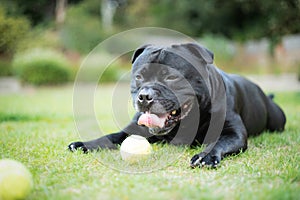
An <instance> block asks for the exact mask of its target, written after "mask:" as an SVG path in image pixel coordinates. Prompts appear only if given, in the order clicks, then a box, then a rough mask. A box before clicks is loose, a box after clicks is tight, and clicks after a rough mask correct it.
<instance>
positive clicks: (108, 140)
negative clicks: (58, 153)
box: [68, 131, 128, 153]
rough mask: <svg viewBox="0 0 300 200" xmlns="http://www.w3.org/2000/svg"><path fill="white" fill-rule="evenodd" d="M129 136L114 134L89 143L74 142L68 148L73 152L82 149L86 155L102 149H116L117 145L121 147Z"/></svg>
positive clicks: (121, 133)
mask: <svg viewBox="0 0 300 200" xmlns="http://www.w3.org/2000/svg"><path fill="white" fill-rule="evenodd" d="M127 136H128V134H127V133H125V132H123V131H121V132H119V133H113V134H109V135H106V136H103V137H100V138H98V139H96V140H91V141H87V142H73V143H71V144H69V146H68V148H69V150H71V151H76V150H77V149H80V150H82V151H83V152H84V153H87V152H88V151H93V150H98V149H101V148H102V149H103V148H107V149H116V148H117V145H120V144H121V143H122V142H123V141H124V140H125V138H126V137H127Z"/></svg>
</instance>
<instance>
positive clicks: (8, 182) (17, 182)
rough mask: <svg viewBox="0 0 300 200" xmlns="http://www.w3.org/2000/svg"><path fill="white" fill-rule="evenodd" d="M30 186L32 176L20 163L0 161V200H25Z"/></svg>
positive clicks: (6, 160) (7, 160) (31, 184)
mask: <svg viewBox="0 0 300 200" xmlns="http://www.w3.org/2000/svg"><path fill="white" fill-rule="evenodd" d="M32 186H33V181H32V175H31V173H30V172H29V170H28V169H27V168H26V167H25V166H24V165H23V164H22V163H20V162H18V161H15V160H9V159H3V160H0V199H3V200H7V199H8V200H9V199H25V198H26V197H27V195H28V194H29V192H30V190H31V188H32Z"/></svg>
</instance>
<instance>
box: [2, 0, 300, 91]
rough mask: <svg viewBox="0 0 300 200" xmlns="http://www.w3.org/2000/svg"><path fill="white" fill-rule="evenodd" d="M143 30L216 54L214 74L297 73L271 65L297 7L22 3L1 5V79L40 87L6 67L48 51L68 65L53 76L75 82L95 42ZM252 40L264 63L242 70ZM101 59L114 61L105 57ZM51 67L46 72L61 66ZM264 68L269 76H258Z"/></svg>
mask: <svg viewBox="0 0 300 200" xmlns="http://www.w3.org/2000/svg"><path fill="white" fill-rule="evenodd" d="M144 26H155V27H164V28H170V29H173V30H177V31H179V32H182V33H184V34H187V35H189V36H192V37H193V38H195V39H196V40H198V41H200V42H201V43H203V44H204V45H205V46H207V47H208V48H209V49H211V50H212V51H214V53H215V55H216V63H217V64H218V66H222V67H223V66H224V67H223V68H226V70H229V71H231V72H232V71H233V72H235V71H239V72H240V71H241V72H245V73H257V72H259V73H260V72H261V71H262V72H263V73H265V72H272V73H273V72H274V71H276V72H278V71H279V72H281V71H283V72H284V71H289V70H290V71H294V72H296V71H297V70H296V68H295V66H296V67H298V66H300V64H299V62H294V61H293V62H292V64H290V63H289V67H286V68H283V67H278V66H281V65H282V63H276V59H275V60H274V57H276V48H278V46H279V47H280V44H281V43H282V38H283V37H285V36H287V35H295V34H299V33H300V1H299V0H278V1H276V2H275V1H273V0H265V1H259V0H231V1H221V0H209V1H206V0H186V1H185V0H184V1H183V0H145V1H142V0H140V1H136V0H28V1H26V3H25V2H24V1H22V0H14V1H11V0H1V2H0V76H11V75H18V77H23V78H22V80H23V81H24V82H28V83H31V84H37V85H40V84H42V83H40V82H39V81H38V83H37V82H35V81H29V80H31V79H30V78H28V80H27V79H24V76H31V74H32V73H28V72H27V73H26V75H22V74H20V73H22V72H21V71H22V70H21V71H19V72H18V73H17V72H16V71H15V70H13V67H12V63H16V62H19V61H16V60H19V59H20V55H23V54H24V55H28V56H30V55H31V54H30V53H28V52H33V51H35V50H34V49H36V48H38V49H39V52H38V53H40V54H41V55H43V56H44V55H46V54H47V53H49V52H50V51H51V52H56V53H57V54H59V55H61V57H64V59H65V60H66V61H64V62H65V63H67V64H62V65H63V67H62V68H60V67H59V68H60V69H65V68H68V70H67V71H69V72H66V73H67V74H69V75H66V76H65V77H64V79H66V80H65V81H68V80H73V79H74V75H72V74H74V72H75V73H76V70H78V69H79V66H80V64H81V62H82V60H83V58H85V57H86V55H87V54H88V53H89V52H90V51H91V50H92V49H93V48H94V47H96V46H97V45H98V44H99V43H100V42H101V41H103V40H104V39H106V38H108V37H109V36H110V35H112V34H115V33H118V32H120V31H123V30H127V29H130V28H136V27H144ZM253 40H257V41H262V40H263V41H265V40H266V41H267V45H268V47H267V48H268V55H267V57H268V59H270V62H267V63H266V62H262V63H258V62H256V61H255V59H257V58H253V59H252V60H251V61H249V62H245V59H244V57H243V56H241V54H240V53H241V52H243V51H244V48H243V45H244V44H247V43H248V42H249V41H253ZM298 49H299V48H298ZM26 52H27V53H28V54H26ZM50 54H51V53H50ZM102 54H104V55H105V57H108V58H112V57H113V55H110V53H109V52H103V53H102ZM51 55H52V54H51ZM43 56H41V58H42V57H43ZM277 56H278V55H277ZM279 56H280V55H279ZM37 57H39V56H37ZM126 58H127V61H128V62H127V63H129V58H130V56H127V57H125V61H124V58H123V59H121V61H117V62H114V64H113V65H114V66H113V67H112V68H111V69H110V68H108V70H106V71H107V72H106V73H104V76H105V77H102V78H101V79H103V80H104V81H115V80H117V79H118V74H120V73H119V72H118V71H119V70H127V69H128V67H129V66H130V63H129V64H124V63H126ZM47 59H57V58H55V57H51V56H49V58H47ZM58 60H61V59H58ZM93 60H94V63H92V64H90V65H91V66H93V67H91V68H92V69H93V70H95V69H97V68H99V69H103V68H105V67H106V66H103V62H101V58H100V57H99V60H97V59H93ZM253 60H254V61H253ZM257 60H259V59H257ZM20 63H22V62H20ZM32 63H34V62H32ZM37 63H42V62H35V64H32V66H34V67H33V68H32V69H31V70H33V69H34V70H33V71H35V70H37V69H36V68H39V66H40V70H41V71H43V70H45V71H44V72H41V73H40V76H47V75H49V76H50V73H48V70H49V68H47V67H46V68H45V67H43V66H42V64H37ZM53 63H54V62H53ZM53 63H51V64H49V66H50V65H51V66H52V67H50V68H57V66H58V65H60V64H57V63H55V64H53ZM283 63H286V62H285V61H284V62H283ZM20 65H21V64H20ZM24 65H25V64H24ZM26 65H27V64H26ZM30 65H31V64H30ZM241 65H244V66H242V67H241ZM245 65H246V66H245ZM262 65H268V68H267V69H266V70H260V67H261V66H262ZM291 66H292V67H291ZM17 68H19V67H17ZM20 68H22V67H20ZM278 69H279V70H278ZM17 71H18V70H17ZM54 71H55V70H54ZM16 73H17V74H16ZM24 73H25V72H24ZM70 74H71V75H70ZM90 74H95V73H94V72H93V71H91V73H90ZM32 76H33V75H32ZM34 76H37V75H36V74H35V75H34ZM72 77H73V78H72ZM89 77H91V78H89ZM34 79H36V78H34ZM89 79H90V80H95V77H93V76H92V75H91V76H89V75H87V77H86V79H85V80H86V81H88V80H89ZM40 80H42V78H41V79H40ZM65 81H58V82H57V83H62V82H65ZM46 82H47V81H46ZM45 84H46V83H45ZM51 84H53V83H51Z"/></svg>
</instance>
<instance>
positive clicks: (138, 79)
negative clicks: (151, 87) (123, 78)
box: [135, 75, 143, 81]
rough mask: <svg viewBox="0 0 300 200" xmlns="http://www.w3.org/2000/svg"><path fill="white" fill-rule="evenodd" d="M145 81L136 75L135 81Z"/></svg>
mask: <svg viewBox="0 0 300 200" xmlns="http://www.w3.org/2000/svg"><path fill="white" fill-rule="evenodd" d="M142 79H143V77H142V76H141V75H136V76H135V80H137V81H140V80H142Z"/></svg>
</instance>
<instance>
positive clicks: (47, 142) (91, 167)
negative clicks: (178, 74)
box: [0, 86, 300, 200]
mask: <svg viewBox="0 0 300 200" xmlns="http://www.w3.org/2000/svg"><path fill="white" fill-rule="evenodd" d="M111 91H112V87H111V86H106V87H104V88H103V89H102V91H101V93H99V94H97V95H96V98H97V102H101V103H100V104H97V106H96V107H97V117H98V119H99V120H100V121H104V122H105V123H104V130H106V131H116V130H117V127H116V126H115V125H114V121H113V119H112V118H111V114H110V110H109V107H110V106H107V105H111V99H110V98H109V96H110V93H111ZM275 100H276V101H277V102H278V103H279V104H280V105H281V106H282V107H283V109H284V110H285V112H286V114H287V119H288V123H287V126H286V131H285V132H284V133H281V134H278V133H264V134H263V135H261V136H259V137H255V138H251V139H250V140H249V149H248V150H247V151H246V152H245V153H243V154H240V155H237V156H234V157H228V158H226V159H224V160H223V161H222V163H221V166H220V167H219V168H218V169H217V170H210V169H206V168H204V169H200V168H197V169H190V168H189V160H190V158H191V157H192V156H193V155H194V154H195V153H197V152H199V151H200V150H201V148H198V149H189V148H185V147H174V146H168V145H165V146H163V147H162V146H161V145H154V147H153V148H154V150H155V152H157V153H156V154H155V156H154V157H152V158H151V159H150V160H145V161H143V162H141V163H138V164H127V163H124V161H122V160H121V159H120V155H119V153H118V151H107V150H106V151H102V152H98V153H91V154H82V153H81V152H75V153H70V152H69V151H67V145H68V144H69V142H71V141H75V140H79V136H78V135H77V133H76V126H75V123H74V121H73V111H72V87H68V86H67V87H60V88H58V87H52V88H39V89H27V90H25V91H24V92H22V93H19V94H7V95H1V97H0V105H1V106H0V121H1V122H0V134H1V140H0V158H12V159H16V160H19V161H21V162H23V163H24V164H25V165H26V166H27V167H28V168H29V169H30V171H31V172H32V174H33V177H34V188H33V191H32V192H31V194H30V196H29V197H28V199H124V200H126V199H272V200H273V199H299V196H300V126H299V121H300V104H299V102H300V93H288V92H284V93H278V94H276V97H275ZM91 137H92V136H91ZM153 168H154V169H156V170H154V171H153V172H147V173H142V172H143V171H149V170H151V169H153ZM120 170H123V171H127V172H120ZM128 172H140V173H128Z"/></svg>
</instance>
